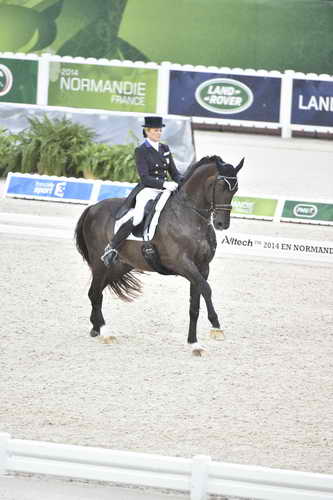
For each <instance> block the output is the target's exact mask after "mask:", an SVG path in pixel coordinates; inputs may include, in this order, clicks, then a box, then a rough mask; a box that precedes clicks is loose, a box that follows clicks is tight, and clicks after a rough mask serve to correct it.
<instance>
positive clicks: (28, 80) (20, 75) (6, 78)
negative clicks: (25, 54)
mask: <svg viewBox="0 0 333 500" xmlns="http://www.w3.org/2000/svg"><path fill="white" fill-rule="evenodd" d="M37 73H38V61H29V60H22V59H6V58H0V102H14V103H16V102H17V103H24V104H36V102H37V101H36V98H37Z"/></svg>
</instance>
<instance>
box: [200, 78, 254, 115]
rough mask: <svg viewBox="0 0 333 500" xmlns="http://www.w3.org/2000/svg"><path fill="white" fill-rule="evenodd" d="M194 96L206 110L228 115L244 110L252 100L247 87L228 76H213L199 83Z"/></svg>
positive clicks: (250, 92)
mask: <svg viewBox="0 0 333 500" xmlns="http://www.w3.org/2000/svg"><path fill="white" fill-rule="evenodd" d="M195 98H196V100H197V101H198V103H199V104H200V106H202V107H203V108H205V109H208V111H213V112H214V113H221V114H222V113H223V114H229V115H230V114H233V113H240V112H241V111H244V110H245V109H247V108H248V107H250V106H251V104H252V102H253V94H252V91H251V90H250V89H249V87H247V86H246V85H245V84H244V83H241V82H238V81H237V80H231V79H229V78H214V79H213V80H207V81H206V82H203V83H201V84H200V85H199V87H198V88H197V90H196V92H195Z"/></svg>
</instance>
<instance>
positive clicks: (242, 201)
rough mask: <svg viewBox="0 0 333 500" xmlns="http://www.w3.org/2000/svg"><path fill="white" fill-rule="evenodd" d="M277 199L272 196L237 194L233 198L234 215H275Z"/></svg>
mask: <svg viewBox="0 0 333 500" xmlns="http://www.w3.org/2000/svg"><path fill="white" fill-rule="evenodd" d="M276 206H277V200H273V199H270V198H253V197H248V196H235V197H234V198H233V200H232V212H231V214H232V215H248V216H251V215H253V216H255V217H274V214H275V209H276Z"/></svg>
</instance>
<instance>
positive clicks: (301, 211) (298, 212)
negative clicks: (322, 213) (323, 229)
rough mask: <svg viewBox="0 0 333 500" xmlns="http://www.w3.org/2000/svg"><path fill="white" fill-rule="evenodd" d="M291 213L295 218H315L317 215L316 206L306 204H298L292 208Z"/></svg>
mask: <svg viewBox="0 0 333 500" xmlns="http://www.w3.org/2000/svg"><path fill="white" fill-rule="evenodd" d="M293 213H294V215H295V217H308V218H310V219H311V218H312V217H315V216H316V215H317V213H318V208H317V207H316V205H308V204H307V203H298V204H297V205H295V206H294V210H293Z"/></svg>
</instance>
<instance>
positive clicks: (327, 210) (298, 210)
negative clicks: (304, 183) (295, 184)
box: [281, 200, 333, 223]
mask: <svg viewBox="0 0 333 500" xmlns="http://www.w3.org/2000/svg"><path fill="white" fill-rule="evenodd" d="M281 218H287V219H294V220H295V221H296V219H298V220H304V221H306V222H311V221H327V222H332V223H333V204H331V203H317V202H312V201H294V200H286V201H285V202H284V206H283V210H282V215H281Z"/></svg>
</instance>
